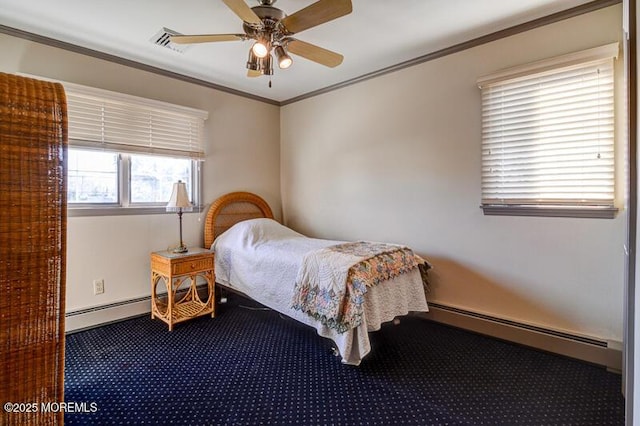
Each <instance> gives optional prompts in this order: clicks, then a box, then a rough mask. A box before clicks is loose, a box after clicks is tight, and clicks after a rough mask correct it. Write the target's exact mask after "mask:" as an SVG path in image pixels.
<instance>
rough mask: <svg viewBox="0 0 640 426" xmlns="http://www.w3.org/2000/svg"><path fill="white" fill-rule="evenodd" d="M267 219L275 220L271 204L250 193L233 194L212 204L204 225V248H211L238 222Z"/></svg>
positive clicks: (226, 195)
mask: <svg viewBox="0 0 640 426" xmlns="http://www.w3.org/2000/svg"><path fill="white" fill-rule="evenodd" d="M260 217H266V218H270V219H273V213H272V212H271V207H269V204H267V202H266V201H265V200H263V199H262V198H260V197H259V196H258V195H256V194H252V193H250V192H231V193H229V194H225V195H223V196H222V197H220V198H218V199H217V200H215V201H214V202H213V204H211V207H210V208H209V212H208V213H207V219H206V222H205V224H204V246H205V247H206V248H209V247H211V244H212V243H213V240H214V239H215V238H216V237H217V236H218V235H220V234H222V233H223V232H224V231H226V230H227V229H229V228H231V227H232V226H233V225H235V224H236V223H238V222H242V221H243V220H249V219H257V218H260Z"/></svg>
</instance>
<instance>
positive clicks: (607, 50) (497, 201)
mask: <svg viewBox="0 0 640 426" xmlns="http://www.w3.org/2000/svg"><path fill="white" fill-rule="evenodd" d="M617 52H618V45H617V43H614V44H612V45H607V46H602V47H599V48H595V49H590V50H587V51H583V52H578V53H575V54H571V55H566V56H562V57H559V58H554V59H551V60H547V61H542V62H538V63H535V64H531V65H528V66H524V67H518V68H515V69H511V70H507V71H504V72H500V73H497V74H494V75H492V76H488V77H484V78H482V79H479V80H478V85H479V86H480V88H481V92H482V208H483V210H484V212H485V214H507V215H540V216H568V217H613V216H614V215H615V212H616V209H615V208H614V189H615V167H614V166H615V164H614V128H615V123H614V68H613V58H614V57H616V56H617Z"/></svg>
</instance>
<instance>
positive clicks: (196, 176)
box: [63, 83, 208, 215]
mask: <svg viewBox="0 0 640 426" xmlns="http://www.w3.org/2000/svg"><path fill="white" fill-rule="evenodd" d="M63 85H64V87H65V92H66V95H67V111H68V123H69V125H68V128H69V162H68V176H69V181H68V182H69V183H68V192H67V195H68V197H67V199H68V206H69V207H70V209H71V210H70V212H71V214H74V215H83V214H88V215H92V214H122V213H131V212H133V213H151V212H155V211H164V205H165V204H166V202H167V201H168V200H169V197H170V195H171V190H172V186H173V183H174V182H176V181H178V180H182V181H183V182H186V184H187V189H188V191H189V193H190V196H191V197H190V198H191V202H192V203H193V204H196V205H197V204H199V203H200V162H201V161H202V159H203V157H204V138H203V128H204V120H206V119H207V116H208V114H207V113H206V112H204V111H199V110H195V109H192V108H185V107H181V106H176V105H171V104H167V103H164V102H158V101H153V100H149V99H142V98H138V97H134V96H129V95H123V94H119V93H114V92H108V91H105V90H100V89H93V88H89V87H84V86H79V85H75V84H70V83H63Z"/></svg>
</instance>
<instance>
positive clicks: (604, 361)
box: [420, 302, 622, 372]
mask: <svg viewBox="0 0 640 426" xmlns="http://www.w3.org/2000/svg"><path fill="white" fill-rule="evenodd" d="M420 316H422V317H424V318H427V319H429V320H432V321H436V322H439V323H443V324H447V325H451V326H454V327H458V328H461V329H464V330H468V331H472V332H476V333H479V334H484V335H487V336H491V337H495V338H498V339H502V340H506V341H509V342H514V343H518V344H521V345H524V346H529V347H532V348H535V349H540V350H543V351H547V352H552V353H555V354H559V355H564V356H568V357H571V358H575V359H579V360H582V361H586V362H590V363H594V364H599V365H602V366H605V367H607V368H608V369H609V370H611V371H616V372H620V371H621V370H622V344H621V343H620V342H613V341H605V340H600V339H596V338H592V337H587V336H581V335H576V334H571V333H566V332H562V331H557V330H553V329H549V328H544V327H539V326H535V325H530V324H525V323H520V322H517V321H513V320H508V319H503V318H498V317H493V316H490V315H486V314H481V313H477V312H472V311H468V310H465V309H460V308H456V307H452V306H447V305H443V304H439V303H431V302H430V303H429V312H427V313H423V314H420Z"/></svg>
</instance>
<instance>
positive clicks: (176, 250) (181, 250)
mask: <svg viewBox="0 0 640 426" xmlns="http://www.w3.org/2000/svg"><path fill="white" fill-rule="evenodd" d="M188 251H189V249H187V246H180V247H176V248H174V249H173V252H174V253H186V252H188Z"/></svg>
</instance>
